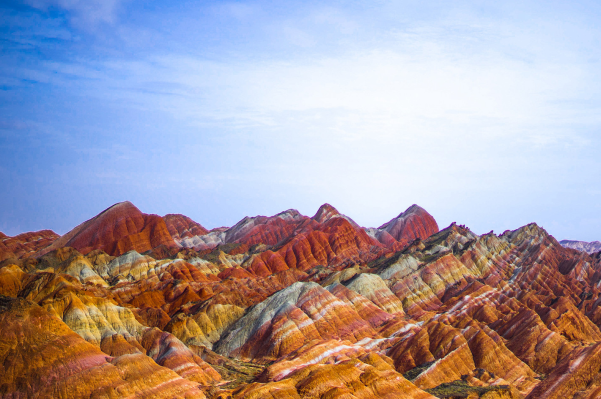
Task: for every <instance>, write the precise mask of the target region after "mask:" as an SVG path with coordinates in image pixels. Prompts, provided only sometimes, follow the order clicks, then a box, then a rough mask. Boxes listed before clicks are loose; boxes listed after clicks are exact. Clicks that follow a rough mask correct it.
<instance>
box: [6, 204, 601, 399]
mask: <svg viewBox="0 0 601 399" xmlns="http://www.w3.org/2000/svg"><path fill="white" fill-rule="evenodd" d="M28 234H30V236H27V235H25V236H23V237H20V238H19V239H17V240H15V239H16V237H13V238H7V237H2V239H6V240H5V241H3V242H9V240H12V241H10V245H8V244H6V245H5V247H4V248H9V247H10V249H9V251H10V252H11V255H10V256H9V257H5V258H4V259H3V260H1V261H0V295H2V296H1V297H0V396H1V397H6V398H15V397H20V398H26V397H32V398H33V397H65V398H66V397H82V398H83V397H129V396H131V397H170V398H171V397H182V398H193V397H198V398H202V397H207V398H211V399H217V398H220V399H225V398H270V397H271V398H287V397H290V398H320V399H321V398H373V397H383V398H397V397H401V398H432V397H447V398H455V397H469V398H472V397H473V398H475V397H481V398H489V399H491V398H511V399H517V398H522V399H523V398H526V397H527V398H560V397H561V398H566V399H568V398H595V397H598V396H599V395H600V394H601V383H600V381H601V374H600V373H599V368H600V367H601V366H600V364H601V360H600V359H601V357H600V355H599V345H601V330H600V329H599V327H600V326H601V310H599V304H600V303H601V288H600V287H601V255H599V253H594V254H588V253H586V252H583V251H578V250H574V249H570V248H566V247H564V246H562V245H561V244H560V243H559V242H557V241H556V240H555V238H553V237H552V236H551V235H549V234H548V233H547V232H546V231H545V230H544V229H542V228H540V227H539V226H537V225H536V224H530V225H527V226H523V227H520V228H518V229H516V230H513V231H506V232H504V233H503V234H500V235H495V234H493V233H489V234H485V235H477V234H474V233H473V232H472V231H470V230H469V228H467V227H465V226H460V225H457V224H452V225H450V226H448V227H446V228H444V229H442V230H440V231H439V229H438V226H437V224H436V222H435V221H434V219H433V218H432V217H431V216H430V215H429V214H427V212H425V211H424V210H423V209H422V208H420V207H418V206H412V207H410V208H409V209H408V210H407V211H405V212H403V213H401V214H400V215H399V217H397V218H394V219H392V220H391V221H390V222H388V223H386V224H384V225H382V226H381V227H380V228H378V229H364V228H362V227H360V226H358V225H357V224H356V223H355V222H354V221H353V220H352V219H351V218H349V217H348V216H345V215H342V214H340V213H339V212H338V211H337V210H336V209H335V208H334V207H333V206H331V205H328V204H324V205H323V206H322V207H320V208H319V210H318V211H317V212H316V214H315V215H314V216H312V217H308V216H303V215H301V214H300V213H298V212H297V211H294V210H288V211H284V212H282V213H280V214H277V215H275V216H271V217H265V216H258V217H252V218H244V219H243V220H241V221H240V222H239V223H237V224H236V225H235V226H233V227H231V228H220V229H215V230H212V231H208V232H207V231H206V229H204V228H203V227H202V226H201V225H200V224H198V223H196V222H194V221H192V220H191V219H189V218H187V217H185V216H182V215H166V216H165V217H163V218H161V217H159V216H156V215H146V214H143V213H142V212H140V211H139V210H138V209H137V208H135V207H134V206H133V205H131V204H129V203H121V204H117V205H115V206H113V207H111V208H109V209H107V210H106V211H104V212H102V213H101V214H99V215H98V216H96V217H95V218H92V219H90V220H89V221H87V222H84V223H83V224H81V225H80V226H78V227H77V228H75V229H74V230H72V231H71V232H69V233H67V234H66V235H65V236H63V237H60V238H58V237H56V235H53V234H52V233H51V232H50V233H43V234H42V233H41V232H40V233H39V234H38V233H28ZM36 234H37V235H36ZM18 237H19V236H18ZM32 237H42V238H39V239H38V238H35V239H32ZM44 237H46V238H45V239H44ZM44 240H45V241H44ZM15 243H16V244H15ZM32 243H35V245H34V244H32Z"/></svg>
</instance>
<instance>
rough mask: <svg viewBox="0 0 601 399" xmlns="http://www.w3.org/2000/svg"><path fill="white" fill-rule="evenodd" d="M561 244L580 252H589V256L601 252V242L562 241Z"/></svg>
mask: <svg viewBox="0 0 601 399" xmlns="http://www.w3.org/2000/svg"><path fill="white" fill-rule="evenodd" d="M559 243H560V244H561V245H563V246H564V247H566V248H572V249H576V250H578V251H582V252H588V253H589V254H592V253H595V252H599V251H601V242H599V241H593V242H586V241H574V240H561V241H560V242H559Z"/></svg>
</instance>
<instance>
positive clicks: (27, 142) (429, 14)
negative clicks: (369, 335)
mask: <svg viewBox="0 0 601 399" xmlns="http://www.w3.org/2000/svg"><path fill="white" fill-rule="evenodd" d="M600 40H601V3H599V2H596V1H573V2H565V1H552V0H551V1H544V2H543V1H511V0H509V1H504V2H498V1H490V2H486V1H484V2H483V1H477V2H476V1H453V2H449V1H390V2H389V1H379V0H375V1H372V2H359V1H319V2H314V1H302V2H296V1H291V2H270V1H238V2H218V1H213V2H208V1H185V0H182V1H177V2H168V1H153V0H150V1H137V0H28V1H7V0H4V1H1V2H0V46H1V51H0V183H1V187H2V195H0V231H2V232H4V233H6V234H9V235H15V234H18V233H21V232H25V231H33V230H40V229H52V230H54V231H56V232H57V233H59V234H64V233H66V232H67V231H69V230H70V229H71V228H73V227H75V226H76V225H78V224H79V223H81V222H83V221H84V220H86V219H89V218H91V217H93V216H94V215H96V214H98V213H99V212H101V211H102V210H104V209H105V208H107V207H109V206H110V205H112V204H114V203H116V202H120V201H125V200H129V201H131V202H133V203H134V204H135V205H136V206H137V207H138V208H140V210H142V211H143V212H146V213H156V214H159V215H164V214H167V213H182V214H185V215H187V216H189V217H191V218H192V219H194V220H195V221H197V222H199V223H201V224H202V225H203V226H205V227H207V228H213V227H218V226H231V225H233V224H235V223H236V222H237V221H238V220H240V219H241V218H243V217H244V216H247V215H248V216H254V215H273V214H276V213H278V212H280V211H283V210H286V209H289V208H295V209H298V210H299V211H300V212H301V213H303V214H305V215H308V216H312V215H313V214H315V212H316V211H317V209H318V207H319V206H320V205H321V204H323V203H325V202H327V203H330V204H332V205H333V206H335V207H336V208H337V209H338V210H339V211H340V212H341V213H344V214H346V215H348V216H350V217H351V218H353V219H354V220H355V221H356V222H357V223H359V224H360V225H362V226H366V227H372V226H374V227H377V226H380V225H381V224H383V223H385V222H387V221H388V220H390V219H391V218H393V217H395V216H397V215H398V214H399V213H400V212H402V211H404V210H405V209H406V208H408V207H409V206H410V205H411V204H414V203H416V204H419V205H421V206H422V207H424V208H425V209H426V210H427V211H428V212H429V213H431V214H432V215H433V216H434V217H435V218H436V220H437V221H438V224H439V226H440V227H441V228H443V227H446V226H448V225H449V224H450V223H451V222H454V221H456V222H457V223H459V224H465V225H467V226H468V227H470V228H471V229H472V230H473V231H474V232H475V233H477V234H482V233H487V232H489V231H491V230H494V231H495V232H496V233H501V232H503V231H504V230H506V229H516V228H518V227H520V226H522V225H525V224H527V223H531V222H536V223H537V224H539V225H540V226H542V227H544V228H545V229H546V230H547V231H548V232H549V233H551V234H552V235H554V236H555V237H556V238H557V239H577V240H585V241H593V240H601V185H600V184H599V183H600V182H601V157H600V156H599V152H600V151H599V150H600V149H601V74H600V71H601V42H600Z"/></svg>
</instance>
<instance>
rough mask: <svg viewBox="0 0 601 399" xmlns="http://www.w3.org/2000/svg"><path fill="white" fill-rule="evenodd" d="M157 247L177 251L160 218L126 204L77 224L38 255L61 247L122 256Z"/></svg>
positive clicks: (119, 204) (120, 204)
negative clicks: (100, 251)
mask: <svg viewBox="0 0 601 399" xmlns="http://www.w3.org/2000/svg"><path fill="white" fill-rule="evenodd" d="M160 245H165V246H166V247H169V248H176V247H177V245H176V244H175V242H174V241H173V239H172V238H171V235H170V234H169V230H168V229H167V225H166V224H165V221H164V220H163V218H161V217H160V216H157V215H147V214H144V213H142V212H140V210H139V209H138V208H136V207H135V206H134V205H133V204H132V203H131V202H127V201H126V202H121V203H118V204H116V205H113V206H111V207H110V208H108V209H106V210H105V211H103V212H101V213H100V214H99V215H98V216H95V217H93V218H92V219H90V220H88V221H86V222H84V223H82V224H80V225H79V226H77V227H76V228H74V229H73V230H71V231H70V232H68V233H67V234H65V235H64V236H62V237H61V238H60V239H58V240H56V241H55V242H54V243H53V244H52V245H50V246H49V247H46V248H45V249H43V250H42V251H39V252H38V253H37V255H38V256H40V255H44V254H46V253H48V252H50V251H53V250H55V249H58V248H61V247H73V248H76V249H77V250H78V251H80V252H81V253H83V254H84V255H85V254H87V253H88V252H90V251H92V250H95V249H100V250H103V251H104V252H106V253H108V254H109V255H121V254H124V253H126V252H128V251H131V250H135V251H137V252H139V253H142V252H146V251H150V250H152V249H153V248H155V247H158V246H160Z"/></svg>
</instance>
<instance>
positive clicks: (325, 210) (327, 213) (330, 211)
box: [312, 203, 340, 223]
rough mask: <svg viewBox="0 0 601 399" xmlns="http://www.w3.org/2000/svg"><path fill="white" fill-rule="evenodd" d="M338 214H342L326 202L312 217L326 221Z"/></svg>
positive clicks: (322, 221) (320, 221) (319, 220)
mask: <svg viewBox="0 0 601 399" xmlns="http://www.w3.org/2000/svg"><path fill="white" fill-rule="evenodd" d="M338 215H340V212H338V210H337V209H336V208H334V207H333V206H332V205H330V204H328V203H325V204H323V205H322V206H320V207H319V209H318V210H317V213H316V214H315V216H313V217H312V219H313V220H315V221H316V222H318V223H324V222H327V221H328V220H330V219H331V218H333V217H334V216H338Z"/></svg>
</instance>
